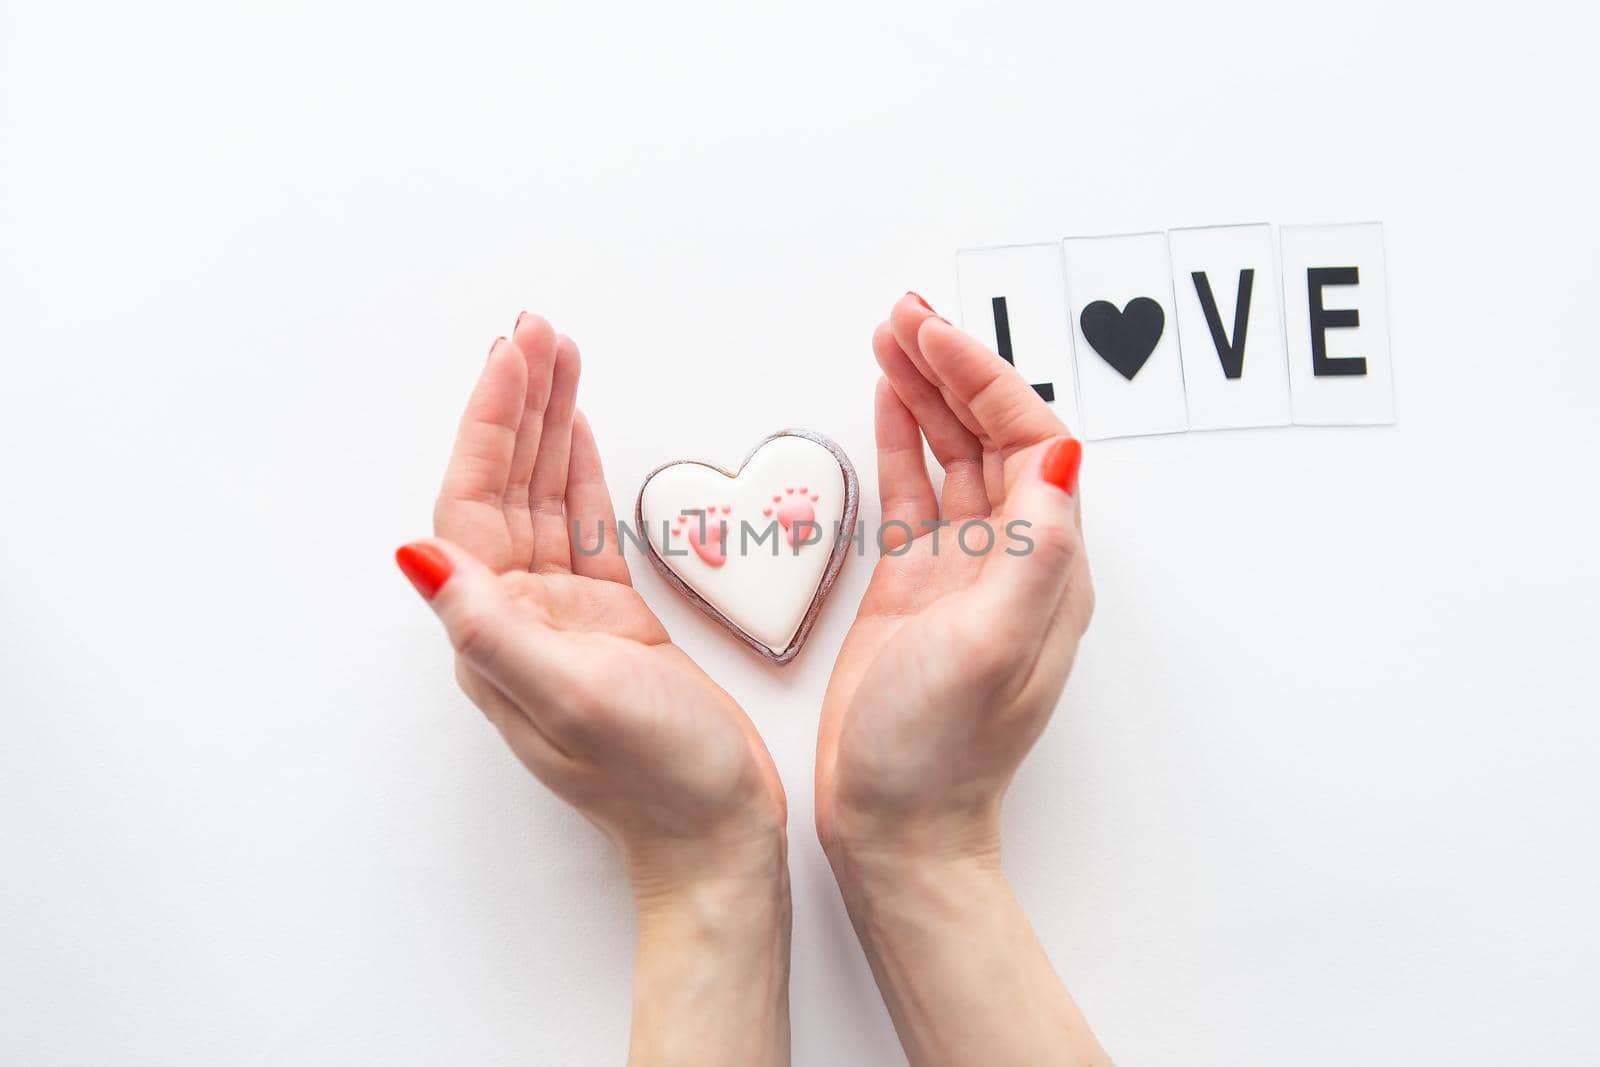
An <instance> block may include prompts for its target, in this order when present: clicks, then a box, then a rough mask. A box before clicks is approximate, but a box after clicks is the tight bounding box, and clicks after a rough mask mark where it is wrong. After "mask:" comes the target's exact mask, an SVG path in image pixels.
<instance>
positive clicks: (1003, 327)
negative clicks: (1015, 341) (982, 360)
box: [990, 296, 1056, 403]
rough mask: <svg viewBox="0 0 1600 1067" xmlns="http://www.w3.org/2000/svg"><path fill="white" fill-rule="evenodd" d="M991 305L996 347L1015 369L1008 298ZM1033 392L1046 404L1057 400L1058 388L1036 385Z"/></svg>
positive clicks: (991, 302) (1047, 384)
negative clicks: (1007, 305) (1007, 311)
mask: <svg viewBox="0 0 1600 1067" xmlns="http://www.w3.org/2000/svg"><path fill="white" fill-rule="evenodd" d="M990 304H991V305H992V306H993V307H994V346H995V348H996V349H997V350H999V352H1000V358H1001V359H1003V360H1005V361H1006V362H1007V363H1009V364H1011V365H1012V366H1013V367H1015V366H1016V365H1017V361H1016V360H1014V359H1012V358H1011V316H1010V315H1009V314H1007V313H1006V298H1005V297H1003V296H997V297H995V298H993V299H992V300H991V301H990ZM1033 391H1034V392H1036V393H1038V394H1039V399H1040V400H1043V401H1045V402H1046V403H1049V402H1050V401H1052V400H1054V399H1055V398H1056V387H1055V386H1054V385H1052V384H1051V383H1049V382H1042V383H1040V384H1037V385H1035V386H1034V387H1033Z"/></svg>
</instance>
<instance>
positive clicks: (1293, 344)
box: [956, 223, 1394, 439]
mask: <svg viewBox="0 0 1600 1067" xmlns="http://www.w3.org/2000/svg"><path fill="white" fill-rule="evenodd" d="M956 264H957V273H958V275H959V280H960V288H961V310H962V320H963V325H964V326H965V328H966V329H967V330H968V331H969V332H972V333H973V334H974V335H975V336H977V337H979V338H980V339H983V340H987V341H990V342H991V343H992V344H993V345H994V348H995V351H997V352H999V353H1000V355H1001V356H1003V357H1005V359H1006V360H1008V361H1009V362H1011V363H1012V364H1013V365H1014V366H1016V367H1017V369H1018V371H1019V372H1021V373H1022V374H1023V375H1024V376H1025V377H1026V378H1027V379H1028V381H1029V382H1031V383H1032V384H1033V388H1034V389H1035V390H1036V391H1037V392H1038V393H1039V395H1040V396H1041V397H1042V398H1044V399H1045V400H1046V401H1048V402H1050V403H1052V404H1054V405H1055V406H1056V407H1057V408H1060V409H1063V415H1064V417H1065V418H1066V419H1067V421H1068V422H1069V424H1071V425H1073V426H1074V427H1075V428H1077V427H1081V431H1080V432H1081V433H1082V435H1083V436H1085V437H1088V438H1092V439H1093V438H1107V437H1131V436H1141V435H1146V434H1165V433H1181V432H1184V431H1187V430H1209V429H1235V428H1242V427H1255V426H1287V425H1291V424H1295V425H1379V424H1383V423H1391V422H1393V421H1394V393H1393V385H1392V368H1391V361H1390V352H1389V308H1388V279H1387V273H1386V270H1385V263H1384V252H1383V229H1382V226H1381V224H1379V223H1353V224H1342V225H1331V226H1284V227H1280V228H1279V229H1278V232H1277V234H1276V240H1275V239H1274V234H1273V230H1272V227H1271V226H1269V225H1266V224H1257V225H1247V226H1208V227H1197V228H1193V229H1179V230H1170V231H1167V232H1165V233H1159V232H1158V233H1139V234H1123V235H1117V236H1109V237H1069V238H1067V239H1066V240H1063V241H1059V242H1050V243H1048V244H1034V245H1010V246H1005V247H1000V248H974V249H965V250H963V251H961V252H959V253H957V256H956Z"/></svg>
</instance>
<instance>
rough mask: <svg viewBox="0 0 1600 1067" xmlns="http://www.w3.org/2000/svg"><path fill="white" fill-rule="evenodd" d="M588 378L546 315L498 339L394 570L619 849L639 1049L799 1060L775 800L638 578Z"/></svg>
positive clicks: (468, 684) (732, 718)
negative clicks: (425, 527) (425, 535)
mask: <svg viewBox="0 0 1600 1067" xmlns="http://www.w3.org/2000/svg"><path fill="white" fill-rule="evenodd" d="M578 370H579V366H578V350H577V348H576V346H575V345H574V344H573V343H572V341H571V340H570V339H568V338H566V337H558V336H557V335H556V333H555V331H554V330H552V329H551V327H550V325H549V323H547V322H545V321H544V320H543V319H541V318H538V317H537V316H532V315H526V314H525V315H523V316H522V317H521V318H519V319H518V320H517V325H516V329H515V330H514V331H513V335H512V337H511V339H509V340H507V339H506V338H500V339H499V340H497V341H496V342H495V344H494V346H493V348H491V349H490V352H489V360H488V363H487V365H486V366H485V367H484V370H483V375H482V377H481V378H480V380H479V382H478V385H477V388H476V389H475V390H474V391H473V394H472V399H471V400H470V401H469V403H468V406H467V411H466V414H465V415H464V416H463V418H462V420H461V428H460V432H459V435H458V437H457V439H456V445H455V451H454V454H453V455H452V457H451V460H450V465H449V468H448V470H447V472H446V474H445V480H444V486H443V489H442V490H441V492H440V494H439V498H438V501H437V503H436V505H435V508H434V530H435V533H436V534H437V535H438V536H437V539H435V540H432V541H422V542H417V543H414V544H410V545H407V546H405V547H404V548H402V549H401V550H400V551H399V553H398V554H397V559H398V561H399V563H400V566H401V568H402V570H404V571H405V573H406V575H407V576H408V577H409V578H410V579H411V580H412V582H413V584H414V585H415V586H416V587H417V590H418V592H420V593H421V594H422V595H423V597H424V598H425V599H427V601H428V603H429V604H430V606H431V607H432V608H433V609H434V611H435V612H436V613H437V614H438V615H439V618H440V619H441V621H442V622H443V623H444V625H445V629H446V630H447V631H448V632H449V635H450V640H451V643H452V644H453V645H454V646H455V650H456V676H457V678H458V680H459V681H460V683H461V687H462V689H464V690H465V691H466V693H467V695H468V696H469V697H471V698H472V701H473V703H475V704H477V705H478V707H479V708H481V709H482V710H483V712H484V714H485V715H486V716H487V717H488V719H489V721H490V722H492V723H493V724H494V725H495V727H496V728H497V729H499V731H500V733H501V734H502V735H503V736H504V737H505V739H506V742H507V744H509V745H510V747H511V750H512V751H513V752H514V753H516V755H517V757H518V758H519V759H520V760H521V761H522V762H523V763H524V764H525V765H526V766H527V767H528V769H529V770H531V771H532V772H533V773H534V774H535V775H536V776H537V777H538V778H539V779H540V780H541V781H542V782H544V783H545V785H547V786H548V787H549V788H550V789H551V791H552V792H554V793H556V794H557V795H558V796H560V797H561V798H562V799H564V800H565V801H567V802H568V803H569V804H571V805H572V806H573V807H575V808H577V809H578V810H579V811H580V812H582V813H583V814H584V815H586V816H587V817H588V818H589V819H590V820H591V821H593V822H594V823H595V824H596V825H598V826H599V827H600V828H601V829H602V830H604V831H605V832H606V834H607V835H608V836H610V837H611V838H612V839H613V840H614V841H615V842H616V844H617V846H618V848H619V849H620V850H621V852H622V855H623V858H624V861H625V863H626V866H627V870H628V874H629V877H630V879H631V881H632V883H633V888H634V892H635V897H636V898H637V900H638V904H639V912H640V947H639V953H638V960H637V964H636V975H635V1013H634V1031H633V1041H634V1054H635V1057H636V1058H637V1059H639V1060H647V1061H649V1062H652V1063H655V1062H672V1058H671V1056H670V1055H667V1054H666V1052H665V1051H664V1050H666V1049H668V1048H671V1047H681V1048H682V1049H683V1050H684V1051H685V1052H686V1053H690V1054H691V1055H692V1056H693V1061H694V1062H696V1063H719V1062H729V1063H741V1064H751V1063H761V1064H765V1063H778V1062H787V1059H788V1005H787V982H788V931H789V894H788V871H787V865H786V845H785V841H786V838H785V815H786V806H785V800H784V794H783V787H782V785H781V784H780V782H779V781H778V775H777V771H776V769H775V767H774V766H773V763H772V758H771V756H770V755H769V754H768V752H767V749H766V747H765V745H763V744H762V742H761V739H760V737H759V735H758V734H757V733H756V730H755V728H754V726H752V725H751V723H750V720H749V719H748V718H747V717H746V715H745V713H744V711H743V710H742V709H741V708H740V707H739V705H738V704H737V702H735V701H734V699H733V698H732V697H731V696H729V695H728V694H727V693H726V692H725V691H724V690H723V689H722V688H721V687H719V686H718V685H717V684H716V683H715V682H713V681H712V680H711V679H710V678H709V677H708V676H707V675H706V673H705V672H704V671H702V670H701V669H700V668H699V667H698V666H697V665H696V664H695V663H694V661H693V660H691V659H690V658H689V657H688V656H687V655H686V654H685V653H684V652H683V650H682V649H680V648H678V646H676V645H674V644H673V643H672V641H671V639H670V638H669V637H668V636H667V632H666V630H665V628H664V627H662V625H661V622H660V620H658V619H657V618H656V616H655V614H654V613H653V612H651V610H650V609H649V607H648V606H646V604H645V602H644V600H643V599H642V598H641V597H640V596H639V594H638V593H637V592H636V591H635V590H634V589H633V587H632V585H631V583H630V580H629V575H628V567H627V564H626V562H625V561H624V560H623V557H622V553H621V547H620V544H619V543H618V541H617V523H616V518H615V515H614V512H613V509H612V504H611V497H610V493H609V491H608V490H607V488H606V484H605V479H604V476H603V475H602V473H601V468H600V457H599V453H598V451H597V449H596V447H595V441H594V438H593V436H592V435H591V434H590V431H589V427H588V425H587V423H586V422H585V420H584V418H583V416H582V415H581V414H580V413H578V412H577V410H576V406H575V404H576V395H577V386H578ZM574 530H576V531H579V533H578V538H579V540H577V542H576V543H575V539H574V536H573V531H574ZM597 539H598V542H599V544H598V546H597V544H596V541H597ZM597 548H598V550H596V549H597ZM689 947H694V948H695V949H696V950H695V951H691V952H685V951H684V950H685V948H689ZM691 1050H692V1052H691Z"/></svg>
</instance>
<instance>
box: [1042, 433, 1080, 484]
mask: <svg viewBox="0 0 1600 1067" xmlns="http://www.w3.org/2000/svg"><path fill="white" fill-rule="evenodd" d="M1082 464H1083V445H1082V443H1080V442H1079V441H1078V439H1077V438H1076V437H1063V438H1062V439H1061V440H1059V441H1057V442H1056V443H1055V444H1053V445H1051V446H1050V450H1049V451H1048V452H1046V453H1045V454H1044V464H1043V466H1041V467H1040V468H1039V473H1040V474H1041V475H1042V476H1043V477H1044V480H1045V481H1047V482H1049V483H1050V484H1051V485H1053V486H1055V487H1056V488H1057V489H1060V490H1062V491H1064V492H1066V493H1068V494H1073V493H1076V492H1077V491H1078V468H1079V467H1080V466H1081V465H1082Z"/></svg>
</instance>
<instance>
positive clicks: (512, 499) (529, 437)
mask: <svg viewBox="0 0 1600 1067" xmlns="http://www.w3.org/2000/svg"><path fill="white" fill-rule="evenodd" d="M511 343H512V344H513V345H514V346H516V349H517V351H518V352H520V353H521V354H522V359H523V363H524V364H525V365H526V366H527V368H528V385H527V392H526V394H525V396H524V399H523V406H522V423H521V425H519V426H518V427H517V445H516V449H515V451H514V452H513V453H512V457H511V474H510V477H509V478H508V480H507V483H506V494H505V498H504V503H503V506H504V508H505V513H506V524H507V525H508V526H509V527H510V528H511V533H512V543H513V544H515V545H518V546H521V547H523V548H528V546H530V545H531V544H532V543H533V517H532V514H531V512H530V511H529V508H528V483H529V481H530V480H531V479H532V478H533V464H534V461H535V460H536V459H537V458H538V456H539V441H540V438H541V437H542V436H543V433H544V413H545V408H546V407H547V406H548V405H549V403H550V379H551V374H552V372H553V371H554V370H555V365H556V332H555V330H554V329H552V328H551V326H550V324H549V323H548V322H546V321H545V320H544V319H542V318H540V317H539V316H538V315H530V314H528V313H527V312H526V311H524V312H523V313H522V314H521V315H518V316H517V325H516V328H515V329H513V330H512V331H511ZM530 560H531V550H530V558H529V559H525V560H522V561H521V563H522V565H523V566H527V565H528V563H529V562H530Z"/></svg>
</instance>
